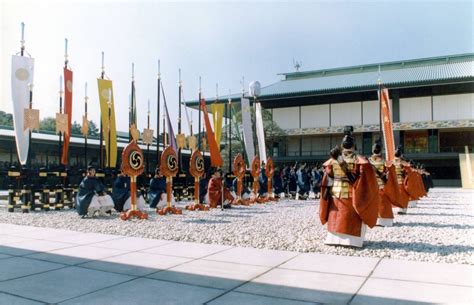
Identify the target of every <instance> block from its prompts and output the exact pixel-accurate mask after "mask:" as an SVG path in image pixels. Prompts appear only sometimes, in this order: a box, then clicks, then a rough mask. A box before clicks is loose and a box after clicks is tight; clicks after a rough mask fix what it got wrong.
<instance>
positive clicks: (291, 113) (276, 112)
mask: <svg viewBox="0 0 474 305" xmlns="http://www.w3.org/2000/svg"><path fill="white" fill-rule="evenodd" d="M299 120H300V113H299V107H286V108H274V109H273V121H274V122H275V123H277V125H278V126H280V128H282V129H292V128H299V127H300V122H299Z"/></svg>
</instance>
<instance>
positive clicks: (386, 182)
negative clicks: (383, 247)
mask: <svg viewBox="0 0 474 305" xmlns="http://www.w3.org/2000/svg"><path fill="white" fill-rule="evenodd" d="M372 153H373V154H372V156H370V158H369V162H370V164H372V166H373V168H374V170H375V174H376V176H377V184H378V186H379V198H380V202H379V210H378V213H379V214H378V218H377V225H378V226H382V227H391V226H393V218H394V217H393V211H392V204H397V203H398V196H399V195H398V193H399V190H398V182H397V174H396V172H395V167H394V166H393V165H392V164H391V162H387V161H386V160H385V159H384V158H383V157H382V145H381V144H380V143H379V142H377V143H375V144H374V146H373V147H372Z"/></svg>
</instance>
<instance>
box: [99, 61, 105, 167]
mask: <svg viewBox="0 0 474 305" xmlns="http://www.w3.org/2000/svg"><path fill="white" fill-rule="evenodd" d="M104 77H105V66H104V52H102V72H101V73H100V78H101V79H104ZM99 94H101V93H100V92H99ZM103 138H104V130H103V126H102V118H100V139H99V141H100V149H99V167H100V168H101V169H103V168H104V159H103V154H104V143H102V142H103Z"/></svg>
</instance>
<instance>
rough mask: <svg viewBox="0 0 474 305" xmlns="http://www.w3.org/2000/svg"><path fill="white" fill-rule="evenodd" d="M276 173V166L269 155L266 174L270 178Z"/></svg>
mask: <svg viewBox="0 0 474 305" xmlns="http://www.w3.org/2000/svg"><path fill="white" fill-rule="evenodd" d="M274 173H275V167H274V166H273V160H272V158H270V157H268V159H267V165H266V167H265V174H266V175H267V177H268V179H272V178H273V174H274Z"/></svg>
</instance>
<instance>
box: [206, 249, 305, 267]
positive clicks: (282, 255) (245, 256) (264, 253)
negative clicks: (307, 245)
mask: <svg viewBox="0 0 474 305" xmlns="http://www.w3.org/2000/svg"><path fill="white" fill-rule="evenodd" d="M297 255H298V253H296V252H290V251H278V250H262V249H254V248H242V247H234V248H232V249H229V250H227V251H222V252H220V253H217V254H214V255H210V256H208V257H206V259H208V260H215V261H221V262H229V263H236V264H245V265H257V266H267V267H274V266H276V265H279V264H281V263H283V262H285V261H287V260H289V259H291V258H293V257H295V256H297Z"/></svg>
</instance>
